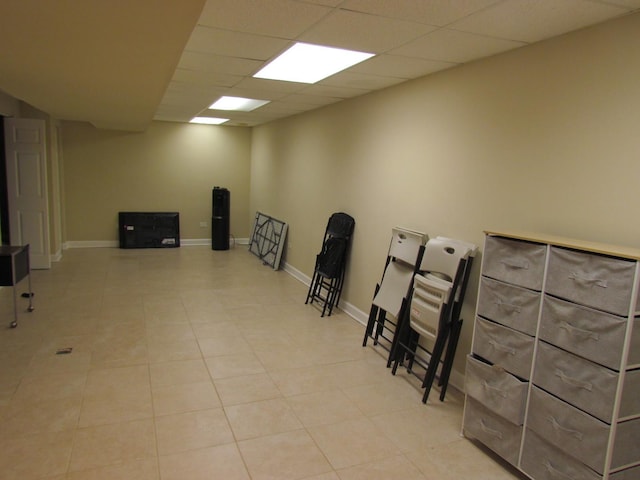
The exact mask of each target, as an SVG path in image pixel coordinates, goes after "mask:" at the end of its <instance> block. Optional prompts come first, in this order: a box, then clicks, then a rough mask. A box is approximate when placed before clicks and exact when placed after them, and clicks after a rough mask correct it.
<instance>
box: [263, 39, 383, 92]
mask: <svg viewBox="0 0 640 480" xmlns="http://www.w3.org/2000/svg"><path fill="white" fill-rule="evenodd" d="M373 56H374V54H373V53H365V52H356V51H353V50H344V49H342V48H334V47H323V46H321V45H311V44H309V43H296V44H295V45H294V46H292V47H291V48H289V49H288V50H287V51H285V52H284V53H283V54H282V55H280V56H279V57H277V58H275V59H274V60H273V61H271V62H270V63H268V64H267V65H265V66H264V67H263V68H262V69H261V70H260V71H259V72H258V73H256V74H255V75H254V77H255V78H265V79H269V80H284V81H287V82H300V83H316V82H319V81H320V80H322V79H324V78H327V77H329V76H331V75H333V74H335V73H338V72H340V71H342V70H345V69H347V68H349V67H351V66H353V65H355V64H357V63H360V62H363V61H364V60H367V59H368V58H371V57H373Z"/></svg>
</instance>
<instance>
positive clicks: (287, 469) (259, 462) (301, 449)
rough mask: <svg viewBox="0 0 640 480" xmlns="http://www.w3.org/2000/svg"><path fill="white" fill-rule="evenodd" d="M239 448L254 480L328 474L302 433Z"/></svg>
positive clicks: (319, 454)
mask: <svg viewBox="0 0 640 480" xmlns="http://www.w3.org/2000/svg"><path fill="white" fill-rule="evenodd" d="M238 447H239V448H240V452H241V453H242V457H243V458H244V460H245V462H246V464H247V467H248V469H249V473H250V474H251V478H252V479H253V480H267V479H269V480H275V479H282V480H285V479H301V478H306V477H311V476H313V475H319V474H321V473H328V472H330V471H331V465H329V463H328V462H327V460H326V459H325V457H324V455H323V454H322V452H321V451H320V450H319V449H318V447H317V446H316V444H315V443H314V441H313V440H312V439H311V437H310V436H309V435H308V433H307V432H305V431H304V430H297V431H294V432H287V433H280V434H277V435H270V436H266V437H259V438H254V439H251V440H245V441H241V442H238Z"/></svg>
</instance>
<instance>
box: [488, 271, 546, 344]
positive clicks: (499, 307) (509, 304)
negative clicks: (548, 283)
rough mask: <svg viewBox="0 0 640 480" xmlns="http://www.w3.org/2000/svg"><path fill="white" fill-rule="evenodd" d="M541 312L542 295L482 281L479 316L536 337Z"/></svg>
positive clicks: (492, 281) (519, 288) (491, 281)
mask: <svg viewBox="0 0 640 480" xmlns="http://www.w3.org/2000/svg"><path fill="white" fill-rule="evenodd" d="M539 310H540V292H536V291H533V290H528V289H526V288H522V287H516V286H514V285H510V284H508V283H503V282H500V281H498V280H492V279H491V278H488V277H482V279H481V281H480V289H479V292H478V315H480V316H482V317H485V318H488V319H490V320H493V321H494V322H498V323H501V324H502V325H506V326H508V327H511V328H513V329H515V330H518V331H520V332H523V333H526V334H527V335H531V336H533V335H535V333H536V325H537V323H538V313H539Z"/></svg>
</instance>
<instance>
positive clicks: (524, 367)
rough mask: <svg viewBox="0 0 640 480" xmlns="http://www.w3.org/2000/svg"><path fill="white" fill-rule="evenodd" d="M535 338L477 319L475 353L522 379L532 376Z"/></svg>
mask: <svg viewBox="0 0 640 480" xmlns="http://www.w3.org/2000/svg"><path fill="white" fill-rule="evenodd" d="M533 344H534V340H533V337H530V336H529V335H525V334H524V333H520V332H517V331H516V330H513V329H511V328H508V327H505V326H502V325H500V324H498V323H493V322H491V321H489V320H485V319H483V318H480V317H476V325H475V335H474V340H473V353H476V354H477V355H478V356H480V357H482V358H484V359H485V360H488V361H490V362H491V363H493V364H494V365H498V366H500V367H502V368H504V369H505V370H507V371H508V372H511V373H513V374H514V375H517V376H518V377H520V378H524V379H528V378H529V376H530V375H531V362H532V360H533Z"/></svg>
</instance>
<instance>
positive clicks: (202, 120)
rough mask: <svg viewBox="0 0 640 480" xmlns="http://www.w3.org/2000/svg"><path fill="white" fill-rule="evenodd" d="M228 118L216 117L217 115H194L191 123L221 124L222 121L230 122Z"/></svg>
mask: <svg viewBox="0 0 640 480" xmlns="http://www.w3.org/2000/svg"><path fill="white" fill-rule="evenodd" d="M228 121H229V119H228V118H215V117H193V118H192V119H191V120H189V123H202V124H205V125H220V124H221V123H224V122H228Z"/></svg>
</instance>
